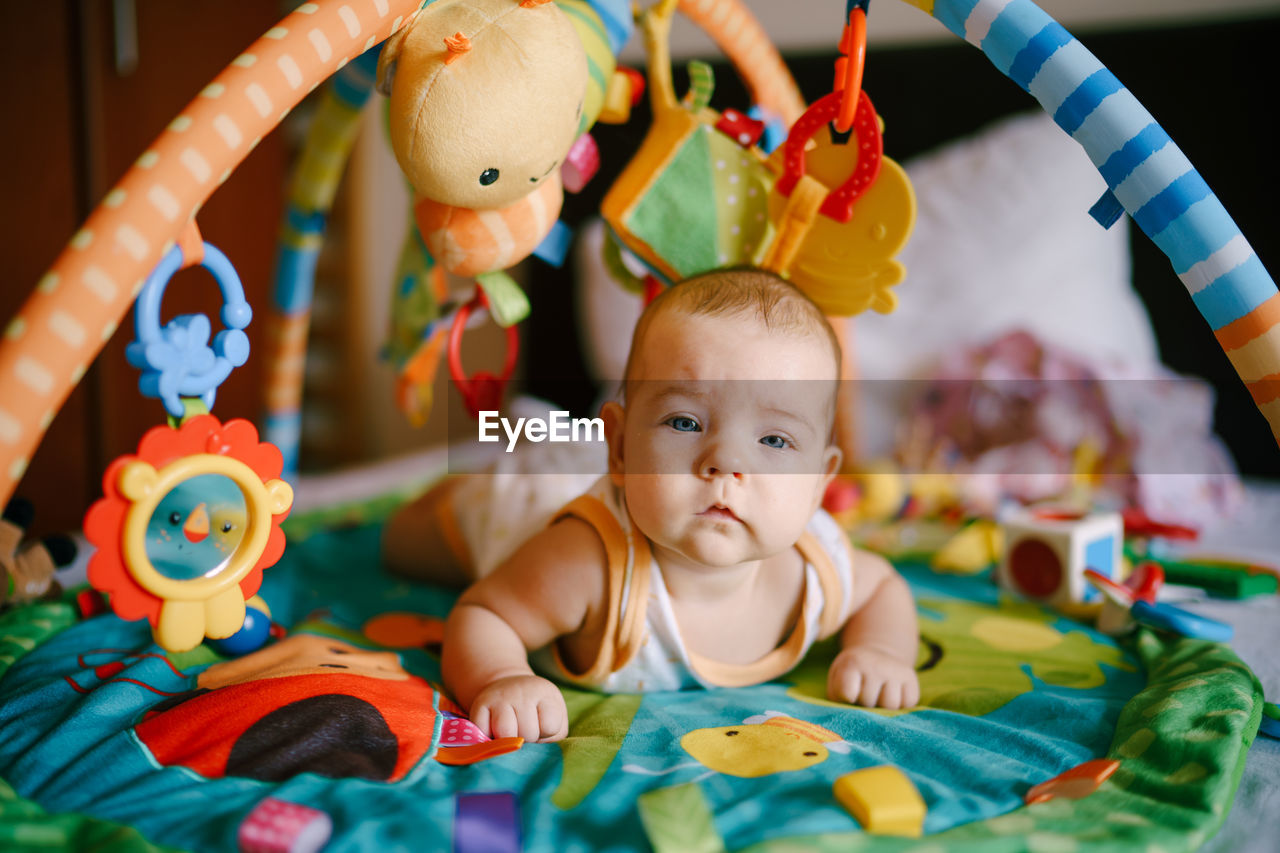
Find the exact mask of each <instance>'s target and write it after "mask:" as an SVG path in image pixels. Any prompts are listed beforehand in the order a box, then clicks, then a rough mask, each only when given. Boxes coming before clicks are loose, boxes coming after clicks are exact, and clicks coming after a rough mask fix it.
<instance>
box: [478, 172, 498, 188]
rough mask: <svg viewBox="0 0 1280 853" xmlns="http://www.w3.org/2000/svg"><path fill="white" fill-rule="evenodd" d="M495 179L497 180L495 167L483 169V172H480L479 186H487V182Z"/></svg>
mask: <svg viewBox="0 0 1280 853" xmlns="http://www.w3.org/2000/svg"><path fill="white" fill-rule="evenodd" d="M496 180H498V170H497V169H485V170H484V171H483V172H481V173H480V185H481V186H485V187H487V186H489V184H492V183H493V182H494V181H496Z"/></svg>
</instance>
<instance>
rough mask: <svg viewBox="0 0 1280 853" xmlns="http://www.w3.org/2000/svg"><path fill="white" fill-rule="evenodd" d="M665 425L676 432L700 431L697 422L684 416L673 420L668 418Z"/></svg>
mask: <svg viewBox="0 0 1280 853" xmlns="http://www.w3.org/2000/svg"><path fill="white" fill-rule="evenodd" d="M667 425H668V426H670V427H671V428H672V429H673V430H675V431H676V432H698V431H699V430H700V429H701V428H700V427H699V426H698V422H697V421H695V420H694V419H693V418H689V417H685V416H684V415H676V416H675V417H674V418H670V419H669V420H668V421H667Z"/></svg>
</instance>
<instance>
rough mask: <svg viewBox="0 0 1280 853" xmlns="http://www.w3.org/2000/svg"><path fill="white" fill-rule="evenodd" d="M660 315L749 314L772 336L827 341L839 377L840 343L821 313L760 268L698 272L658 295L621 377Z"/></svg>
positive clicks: (633, 341) (643, 320) (627, 374)
mask: <svg viewBox="0 0 1280 853" xmlns="http://www.w3.org/2000/svg"><path fill="white" fill-rule="evenodd" d="M664 311H679V312H683V313H685V314H688V315H690V316H706V317H735V316H743V315H747V316H751V317H754V318H755V319H757V320H759V321H760V322H761V323H762V324H763V325H764V327H765V328H766V329H769V330H770V331H777V332H784V333H787V334H793V335H797V336H804V335H806V334H811V333H816V334H817V335H818V336H819V337H822V338H825V340H826V341H827V344H828V345H829V347H830V350H831V356H832V359H833V361H834V363H835V367H836V375H837V377H838V376H839V374H840V341H839V340H838V339H837V338H836V333H835V330H834V329H832V328H831V324H830V323H829V322H828V321H827V318H826V316H825V315H824V314H823V313H822V309H821V308H819V307H818V306H817V305H816V304H815V303H814V301H813V300H812V299H810V298H809V297H808V296H807V295H805V293H804V291H802V290H800V289H799V288H798V287H796V286H795V285H794V284H792V283H791V282H789V281H787V280H786V279H784V278H782V277H781V276H779V275H778V274H776V273H773V272H770V271H768V270H763V269H759V268H758V267H749V266H738V267H726V268H723V269H716V270H711V271H710V272H704V273H700V274H698V275H695V276H692V277H690V278H687V279H685V280H684V281H681V282H679V283H677V284H675V285H672V286H671V287H668V288H667V289H666V290H664V291H662V292H661V293H659V294H658V296H657V297H656V298H655V299H654V300H653V301H652V302H650V303H649V304H648V305H647V306H646V307H645V309H644V312H643V313H641V315H640V319H639V320H637V321H636V329H635V333H634V334H633V335H632V338H631V351H630V352H629V353H628V354H627V367H626V370H625V372H624V373H623V376H624V378H627V379H629V378H630V376H631V365H632V363H633V362H634V361H635V358H636V353H637V352H638V351H639V348H640V344H641V343H642V341H643V340H644V336H645V332H646V331H648V328H649V325H650V324H651V323H652V322H653V318H654V317H657V316H658V315H659V314H661V313H662V312H664Z"/></svg>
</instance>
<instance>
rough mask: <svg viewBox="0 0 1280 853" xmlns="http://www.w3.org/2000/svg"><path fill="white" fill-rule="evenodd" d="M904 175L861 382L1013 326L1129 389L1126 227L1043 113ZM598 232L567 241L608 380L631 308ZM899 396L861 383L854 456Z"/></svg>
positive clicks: (1131, 310)
mask: <svg viewBox="0 0 1280 853" xmlns="http://www.w3.org/2000/svg"><path fill="white" fill-rule="evenodd" d="M892 132H893V129H892V127H890V128H889V132H888V134H887V136H886V138H887V140H888V142H889V147H888V153H890V154H892ZM905 166H906V169H907V172H908V174H909V175H910V176H911V180H912V184H913V185H914V187H915V192H916V199H917V203H918V215H917V217H916V226H915V230H914V232H913V233H912V236H911V239H910V241H909V242H908V243H907V246H906V248H905V249H904V250H903V251H902V253H901V254H900V255H899V259H900V260H901V261H902V262H903V263H904V264H905V265H906V267H907V277H906V279H905V280H904V281H903V282H902V283H901V284H899V285H898V286H897V287H896V288H895V289H896V290H897V293H898V308H897V310H896V311H894V312H893V313H892V314H888V315H880V314H875V313H872V312H867V313H865V314H862V315H860V316H859V317H857V318H856V319H855V321H854V322H855V335H854V337H855V339H856V344H855V345H856V347H857V354H858V362H859V373H860V375H861V376H862V377H863V378H866V379H906V378H909V377H912V376H915V375H917V374H918V373H919V372H920V371H921V370H922V369H923V368H924V367H925V366H927V365H928V364H929V363H930V362H932V361H934V360H935V359H937V358H938V357H939V356H941V355H943V354H945V353H946V352H949V351H951V350H954V349H956V348H958V347H962V346H965V345H968V344H973V343H978V342H984V341H989V340H991V339H993V338H995V337H996V336H998V335H1000V334H1001V333H1003V332H1006V331H1008V330H1010V329H1014V328H1022V329H1026V330H1027V331H1029V332H1031V333H1032V334H1034V335H1036V336H1037V337H1039V338H1041V339H1043V340H1045V341H1047V342H1050V343H1054V344H1059V345H1061V346H1063V347H1067V348H1070V349H1073V350H1075V351H1077V352H1079V353H1081V354H1083V355H1085V356H1088V357H1089V358H1091V359H1094V360H1098V361H1101V362H1120V363H1122V364H1124V365H1126V369H1125V370H1124V371H1123V375H1125V376H1129V377H1132V376H1133V375H1135V370H1136V371H1137V373H1138V375H1144V373H1145V371H1144V368H1147V367H1150V366H1152V365H1154V364H1156V363H1157V362H1158V356H1157V350H1156V343H1155V336H1154V334H1153V333H1152V330H1151V325H1150V323H1149V321H1148V318H1147V314H1146V310H1145V309H1144V307H1143V305H1142V302H1141V300H1140V299H1139V298H1138V295H1137V294H1136V293H1135V292H1134V290H1133V289H1132V287H1131V286H1130V283H1129V281H1130V275H1129V273H1130V256H1129V242H1128V219H1127V218H1123V217H1122V218H1121V220H1120V221H1119V222H1117V223H1116V224H1115V225H1114V226H1112V227H1111V229H1110V230H1107V229H1103V228H1102V226H1100V225H1098V223H1097V222H1095V221H1094V220H1093V218H1092V217H1090V216H1089V213H1088V211H1089V208H1090V206H1092V204H1093V203H1094V202H1095V201H1097V199H1098V197H1099V196H1100V195H1101V194H1102V192H1103V190H1105V189H1106V183H1105V182H1104V181H1103V179H1102V177H1101V175H1099V174H1098V171H1097V169H1095V168H1094V167H1093V164H1092V163H1090V162H1089V158H1088V156H1087V155H1086V154H1085V153H1084V150H1083V149H1082V148H1081V147H1080V146H1079V145H1078V144H1077V143H1076V142H1075V141H1074V140H1072V139H1071V138H1070V137H1069V136H1067V134H1066V133H1064V132H1063V131H1062V130H1061V129H1060V128H1059V127H1058V126H1057V125H1055V124H1054V123H1053V120H1052V119H1051V118H1050V117H1049V116H1048V115H1046V114H1045V113H1043V112H1035V113H1029V114H1026V115H1020V116H1015V117H1013V118H1009V119H1005V120H1002V121H1000V122H998V123H996V124H993V125H991V126H990V127H988V128H986V129H984V130H983V131H981V132H979V133H977V134H975V135H974V136H972V137H970V138H968V139H964V140H960V141H957V142H953V143H950V144H948V145H946V146H944V147H942V148H940V149H938V150H937V151H935V152H933V153H930V154H926V155H924V156H922V157H919V158H917V159H915V160H913V161H911V162H909V163H906V164H905ZM601 230H602V229H601V228H600V227H599V225H598V224H593V225H591V226H588V227H587V228H585V229H584V234H583V237H584V239H582V240H579V242H578V247H577V253H578V254H577V257H578V261H579V269H580V270H581V276H580V279H579V298H580V299H581V300H582V301H581V303H580V304H581V307H582V309H583V310H582V311H581V312H580V315H579V316H582V317H585V318H587V328H586V349H587V353H586V354H587V360H588V367H589V369H591V371H592V373H593V374H594V375H595V376H596V377H597V378H599V379H604V380H608V379H616V378H617V377H619V376H620V375H621V372H622V365H623V363H624V362H625V360H626V355H627V348H628V345H629V342H630V340H631V329H632V326H633V325H634V323H635V319H636V317H637V316H638V315H639V312H640V300H639V298H638V297H635V296H633V295H631V294H628V293H626V292H625V291H623V290H622V289H621V288H620V287H618V286H617V285H616V284H614V283H613V282H612V281H611V280H610V279H609V277H608V275H607V273H605V272H604V269H603V265H602V264H601V263H600V260H599V257H600V255H599V252H600V243H601V237H602V234H601ZM1101 374H1102V375H1103V376H1104V377H1106V376H1108V375H1109V372H1108V371H1107V370H1106V369H1105V368H1103V369H1102V370H1101ZM877 386H880V387H877ZM900 390H901V388H898V387H897V383H865V392H864V394H863V396H864V398H865V400H866V403H867V404H868V405H864V406H863V407H862V412H861V418H862V419H863V421H865V423H864V424H862V432H863V434H864V436H865V440H864V442H863V450H864V453H868V454H873V455H874V454H876V453H882V452H884V451H885V450H887V448H888V439H889V435H890V430H891V428H892V422H893V420H894V419H895V418H896V417H897V416H898V414H899V410H898V409H897V406H896V404H895V403H894V402H893V401H891V400H882V399H881V398H882V397H885V396H886V395H888V396H889V397H894V398H896V397H897V396H898V394H897V392H898V391H900Z"/></svg>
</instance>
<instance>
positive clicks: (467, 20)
mask: <svg viewBox="0 0 1280 853" xmlns="http://www.w3.org/2000/svg"><path fill="white" fill-rule="evenodd" d="M565 5H568V6H570V7H573V8H572V9H571V11H572V13H573V17H572V18H571V16H570V14H569V13H566V12H565V11H563V10H561V9H560V8H559V6H558V5H557V4H555V3H551V2H548V0H523V2H521V0H436V2H434V3H432V4H430V5H429V6H427V7H426V8H424V9H422V10H421V11H420V12H419V13H418V15H417V17H416V18H415V19H414V20H413V21H412V22H411V23H409V24H407V25H406V26H405V27H404V28H402V29H401V30H400V31H399V32H398V33H396V34H395V35H394V36H392V37H391V38H390V39H389V40H388V41H387V44H386V46H385V47H384V48H383V51H382V57H381V59H380V60H379V63H378V88H379V90H380V91H382V92H384V93H385V94H387V95H389V96H390V99H391V100H390V120H389V130H390V135H391V144H392V148H393V149H394V151H395V155H396V159H397V161H398V162H399V163H400V168H401V169H402V170H403V171H404V174H405V176H406V177H407V178H408V180H409V183H410V184H411V185H412V186H413V190H414V195H415V198H414V204H415V207H414V214H415V218H416V219H417V223H418V228H419V230H420V231H421V233H422V237H423V240H424V241H425V242H426V245H427V249H428V250H429V251H430V252H431V255H432V256H433V257H434V258H435V259H436V260H437V261H439V262H440V263H441V264H442V265H443V266H444V267H445V269H447V270H449V271H450V272H452V273H455V274H457V275H462V276H476V275H480V274H482V273H486V272H491V271H495V270H501V269H505V268H506V267H510V266H512V265H513V264H515V263H518V262H519V261H521V260H522V259H524V258H525V257H526V256H528V255H529V254H530V253H531V252H533V250H534V249H535V248H537V247H538V245H539V244H540V243H541V242H542V241H543V239H544V238H546V237H547V235H548V234H549V233H550V232H551V230H552V227H553V226H554V225H555V222H556V218H557V217H558V216H559V213H560V205H561V200H562V197H563V186H562V183H561V174H560V170H561V166H562V165H563V163H564V161H565V158H566V155H567V154H568V153H569V150H570V148H571V146H572V145H573V144H574V140H575V139H577V138H578V137H579V135H580V134H582V133H583V132H584V131H585V130H586V129H587V128H588V127H590V125H591V124H592V123H593V122H594V121H595V119H596V117H597V116H598V115H599V113H600V110H601V108H602V106H603V105H604V102H605V97H606V92H605V90H604V88H603V87H602V86H601V85H600V84H599V82H598V81H600V80H609V79H610V77H611V75H612V74H613V71H614V65H613V52H612V50H611V46H610V44H609V42H608V40H607V38H606V33H605V25H604V24H603V23H601V22H600V21H601V19H600V17H599V16H597V15H596V13H595V11H594V10H593V9H592V8H591V5H590V4H588V3H585V2H580V1H579V2H569V3H567V4H565ZM589 64H590V66H592V67H591V69H590V71H589ZM591 72H594V73H591ZM593 80H594V81H596V82H593ZM589 101H590V102H589Z"/></svg>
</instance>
